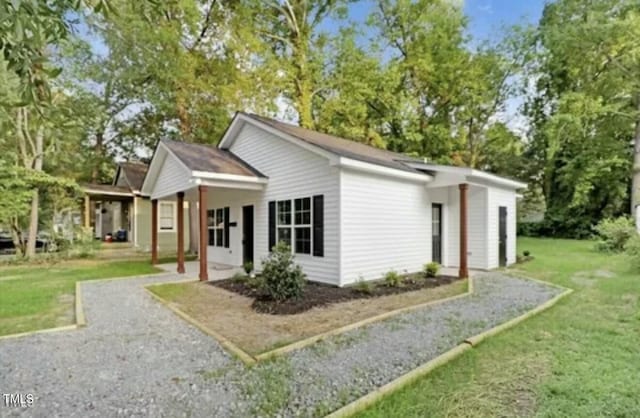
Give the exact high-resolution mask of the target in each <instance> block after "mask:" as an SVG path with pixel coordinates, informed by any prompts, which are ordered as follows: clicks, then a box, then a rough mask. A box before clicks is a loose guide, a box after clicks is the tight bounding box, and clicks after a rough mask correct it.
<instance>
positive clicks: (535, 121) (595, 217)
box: [524, 0, 640, 237]
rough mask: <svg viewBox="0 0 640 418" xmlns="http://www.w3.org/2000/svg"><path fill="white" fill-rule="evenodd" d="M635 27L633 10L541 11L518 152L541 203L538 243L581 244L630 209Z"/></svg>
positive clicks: (574, 1)
mask: <svg viewBox="0 0 640 418" xmlns="http://www.w3.org/2000/svg"><path fill="white" fill-rule="evenodd" d="M639 27H640V15H639V14H638V13H637V4H636V3H635V2H633V1H628V0H622V1H617V0H602V1H598V2H583V1H579V0H558V1H555V2H550V3H548V4H547V5H546V6H545V9H544V13H543V17H542V19H541V21H540V24H539V27H538V29H537V32H538V33H537V38H536V40H537V45H536V51H537V54H535V55H533V56H532V57H531V60H530V62H529V66H528V68H529V70H530V76H529V77H525V78H526V79H527V80H532V79H533V78H535V80H536V82H535V83H530V84H529V85H528V88H529V89H530V90H533V88H535V90H536V91H535V93H532V94H529V97H528V98H527V104H526V106H525V110H526V113H525V114H526V116H527V117H528V119H529V121H530V122H531V130H530V135H529V136H530V141H528V143H527V147H526V150H525V153H524V154H525V157H526V159H527V166H528V171H529V177H530V178H531V182H532V183H533V184H532V185H533V186H535V187H540V188H541V190H542V192H543V195H544V198H545V201H546V206H547V213H546V214H545V226H544V230H543V232H544V233H545V234H557V235H561V236H570V237H586V236H588V234H589V232H590V231H589V229H590V228H591V226H592V225H595V224H596V223H597V222H598V221H599V220H600V219H602V218H606V217H617V216H619V215H621V214H624V213H628V211H629V208H630V207H631V206H632V205H630V196H629V193H628V190H629V180H630V177H631V176H630V173H631V166H632V154H631V153H630V151H631V147H630V144H632V143H633V142H634V137H635V136H637V134H636V133H634V128H635V125H636V124H637V123H638V120H639V117H640V116H639V114H638V112H637V110H638V106H639V105H640V102H639V100H640V96H638V92H639V91H640V82H639V81H638V80H640V79H639V78H638V77H637V74H638V71H640V65H639V63H638V60H637V56H638V53H639V52H640V47H639V46H638V45H639V44H638V42H637V39H638V35H639V33H638V32H639V29H638V28H639ZM638 134H640V131H638ZM639 139H640V138H636V139H635V143H636V144H637V146H640V140H639ZM636 153H637V151H636ZM636 155H638V154H636ZM637 163H638V162H636V164H637ZM636 172H637V171H636ZM635 177H638V175H636V176H635ZM633 183H634V185H633V187H632V188H631V190H632V191H634V190H638V189H640V185H639V184H638V179H637V178H636V179H635V180H633ZM636 201H637V199H636Z"/></svg>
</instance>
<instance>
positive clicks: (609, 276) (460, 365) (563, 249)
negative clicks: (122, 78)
mask: <svg viewBox="0 0 640 418" xmlns="http://www.w3.org/2000/svg"><path fill="white" fill-rule="evenodd" d="M592 248H593V243H591V242H587V241H571V240H551V239H532V238H523V239H521V240H519V241H518V250H519V251H520V252H522V251H523V250H529V251H531V253H532V255H533V256H534V257H535V260H534V261H531V262H529V263H527V264H524V265H520V266H518V268H519V269H521V270H523V271H525V272H526V274H528V275H530V276H531V277H536V278H539V279H543V280H546V281H549V282H553V283H557V284H560V285H563V286H566V287H570V288H573V289H575V290H576V292H574V293H573V294H571V295H569V296H568V297H566V298H565V299H563V300H562V301H561V302H560V303H559V304H558V305H556V306H555V307H553V308H552V309H550V310H548V311H546V312H544V313H542V314H541V315H538V316H536V317H534V318H532V319H529V320H527V321H525V322H524V323H522V324H520V325H518V326H517V327H515V328H513V329H511V330H509V331H507V332H505V333H502V334H500V335H498V336H496V337H493V338H490V339H489V340H488V341H487V342H486V343H483V344H481V345H480V346H479V347H477V348H476V349H473V350H470V351H468V352H467V353H465V354H463V355H462V356H461V357H459V358H458V359H456V360H454V361H453V362H451V363H449V364H447V365H446V366H443V367H442V368H440V369H437V370H436V371H435V372H433V373H431V374H430V375H428V376H426V377H425V378H423V379H421V380H419V381H417V382H416V383H414V384H413V385H411V386H409V387H407V388H405V389H403V390H401V391H399V392H397V393H395V394H393V395H391V396H389V397H387V398H386V399H384V400H383V401H381V402H379V403H377V404H376V405H374V406H373V407H372V408H370V409H369V410H367V411H365V412H364V413H361V414H360V415H359V416H360V417H391V416H393V417H445V416H446V417H498V416H502V417H507V416H509V417H510V416H540V417H598V416H600V417H604V416H611V417H639V416H640V401H639V399H640V398H639V396H640V395H639V394H640V302H639V296H640V274H638V273H634V272H631V271H630V270H629V267H628V263H627V262H626V260H625V257H624V256H622V255H604V254H599V253H597V252H595V251H593V249H592Z"/></svg>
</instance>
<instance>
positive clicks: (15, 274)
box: [0, 259, 159, 335]
mask: <svg viewBox="0 0 640 418" xmlns="http://www.w3.org/2000/svg"><path fill="white" fill-rule="evenodd" d="M158 271H159V270H158V269H157V268H155V267H153V266H151V265H150V264H149V261H141V260H138V261H108V260H90V259H86V260H73V261H64V262H60V263H57V264H51V265H37V266H33V265H32V266H28V265H25V266H19V267H0V335H8V334H16V333H21V332H27V331H35V330H39V329H45V328H53V327H58V326H64V325H70V324H73V323H74V321H75V317H74V302H75V283H76V282H77V281H81V280H91V279H105V278H110V277H124V276H135V275H140V274H149V273H155V272H158Z"/></svg>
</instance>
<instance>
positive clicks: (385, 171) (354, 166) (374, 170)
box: [330, 157, 434, 183]
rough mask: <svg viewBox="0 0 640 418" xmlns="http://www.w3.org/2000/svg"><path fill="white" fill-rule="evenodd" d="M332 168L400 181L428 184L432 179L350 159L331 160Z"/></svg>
mask: <svg viewBox="0 0 640 418" xmlns="http://www.w3.org/2000/svg"><path fill="white" fill-rule="evenodd" d="M330 164H331V165H332V166H335V167H340V168H347V169H351V170H356V171H362V172H365V173H370V174H378V175H381V176H387V177H394V178H398V179H402V180H410V181H415V182H419V183H429V182H431V181H433V179H434V177H433V176H431V175H429V174H426V173H425V174H422V173H410V172H408V171H403V170H398V169H395V168H390V167H384V166H380V165H377V164H371V163H365V162H362V161H358V160H353V159H351V158H345V157H338V158H333V159H331V163H330Z"/></svg>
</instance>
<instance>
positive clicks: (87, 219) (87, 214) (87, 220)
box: [84, 194, 91, 228]
mask: <svg viewBox="0 0 640 418" xmlns="http://www.w3.org/2000/svg"><path fill="white" fill-rule="evenodd" d="M90 226H91V198H90V197H89V195H88V194H85V195H84V227H85V228H89V227H90Z"/></svg>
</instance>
